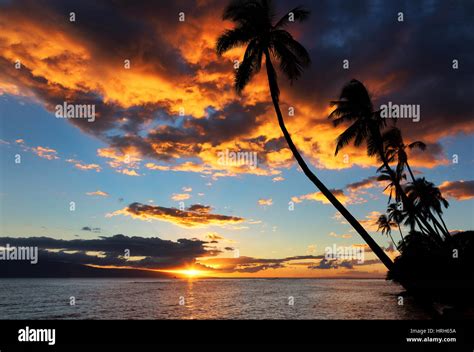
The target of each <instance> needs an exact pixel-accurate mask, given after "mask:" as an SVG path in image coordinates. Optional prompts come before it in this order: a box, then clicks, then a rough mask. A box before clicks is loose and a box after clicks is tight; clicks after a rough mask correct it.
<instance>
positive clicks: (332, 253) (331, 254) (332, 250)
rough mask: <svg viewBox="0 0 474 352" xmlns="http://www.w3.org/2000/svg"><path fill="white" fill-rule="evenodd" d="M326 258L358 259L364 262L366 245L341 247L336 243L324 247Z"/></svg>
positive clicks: (359, 262) (360, 262)
mask: <svg viewBox="0 0 474 352" xmlns="http://www.w3.org/2000/svg"><path fill="white" fill-rule="evenodd" d="M324 258H325V259H326V260H356V261H357V263H358V264H362V263H364V247H358V246H350V247H341V246H336V245H335V244H333V245H332V247H326V248H325V249H324Z"/></svg>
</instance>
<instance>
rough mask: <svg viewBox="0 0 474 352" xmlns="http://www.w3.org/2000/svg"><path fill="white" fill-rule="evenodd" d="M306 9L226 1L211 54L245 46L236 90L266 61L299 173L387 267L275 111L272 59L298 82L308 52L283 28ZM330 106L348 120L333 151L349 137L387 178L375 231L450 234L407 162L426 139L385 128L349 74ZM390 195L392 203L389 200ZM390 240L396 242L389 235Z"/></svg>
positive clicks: (428, 188) (435, 198) (435, 195)
mask: <svg viewBox="0 0 474 352" xmlns="http://www.w3.org/2000/svg"><path fill="white" fill-rule="evenodd" d="M309 15H310V12H309V11H308V10H307V9H305V8H304V7H301V6H298V7H295V8H293V9H292V10H290V11H289V12H287V13H286V14H285V15H284V16H282V17H281V18H277V17H276V14H275V9H274V6H273V2H272V1H271V0H233V1H231V2H230V3H229V5H228V6H227V7H226V8H225V10H224V13H223V16H222V18H223V20H228V21H231V22H233V23H234V25H235V26H234V28H232V29H228V30H226V31H225V32H224V33H222V35H221V36H220V37H219V38H218V40H217V43H216V52H217V54H218V55H219V56H221V55H223V54H224V53H225V52H227V51H229V50H231V49H233V48H236V47H241V46H245V47H246V49H245V54H244V56H243V59H242V61H241V62H240V64H239V66H238V69H237V70H236V72H235V81H234V85H235V89H236V91H237V93H239V94H240V93H242V91H243V90H244V88H245V87H246V86H247V85H248V83H249V82H250V81H251V79H252V78H253V77H254V76H255V75H256V74H257V73H259V72H260V70H261V68H262V62H263V60H265V68H266V74H267V79H268V85H269V93H270V98H271V100H272V103H273V106H274V109H275V113H276V116H277V120H278V124H279V126H280V129H281V131H282V133H283V136H284V138H285V140H286V142H287V144H288V147H289V149H290V150H291V151H292V153H293V156H294V158H295V159H296V161H297V162H298V165H299V166H300V167H301V170H302V171H303V173H304V174H305V175H306V177H307V178H308V179H309V180H310V181H311V182H312V183H313V184H314V185H315V186H316V187H317V188H318V189H319V190H320V191H321V193H322V194H323V195H324V196H325V197H326V198H327V199H328V201H329V202H330V203H331V204H332V205H333V206H334V207H335V208H336V209H337V210H338V211H339V213H340V214H341V215H342V216H343V217H344V218H345V219H346V220H347V222H348V223H349V224H350V225H351V226H352V227H353V228H354V230H355V231H356V232H357V233H358V234H359V235H360V236H361V237H362V238H363V239H364V240H365V241H366V243H367V244H368V245H369V247H370V249H371V250H372V251H373V252H374V254H375V255H376V256H377V257H378V258H379V259H380V260H381V262H382V263H383V264H384V265H385V266H386V267H387V268H388V269H389V270H390V269H392V268H393V261H392V260H391V259H390V258H389V257H388V256H387V254H386V253H385V251H384V250H383V249H382V248H381V247H380V246H379V245H378V244H377V243H376V241H375V240H374V239H373V238H372V237H371V236H370V235H369V233H368V232H367V231H366V229H365V228H364V227H363V226H362V225H361V224H360V222H359V221H358V220H357V219H356V218H355V217H354V216H353V215H352V214H351V213H350V212H349V211H348V210H347V209H346V208H345V207H344V205H343V204H342V203H341V202H340V201H339V200H338V199H337V198H336V197H335V196H334V194H333V193H332V192H331V191H330V189H329V188H328V187H327V186H326V185H325V184H324V183H323V182H322V181H321V180H320V179H319V178H318V177H317V176H316V175H315V174H314V172H313V171H312V170H311V169H310V168H309V166H308V165H307V163H306V161H305V160H304V159H303V157H302V155H301V154H300V153H299V151H298V149H297V147H296V145H295V144H294V142H293V140H292V138H291V134H290V132H289V131H288V129H287V128H286V125H285V121H284V119H283V115H282V113H281V109H280V102H279V97H280V89H279V86H278V77H277V70H276V69H275V66H274V63H276V64H278V68H279V70H280V72H281V73H283V75H284V76H286V77H287V78H288V80H289V81H290V82H291V83H292V82H293V81H295V80H297V79H298V78H299V77H300V76H301V74H302V72H303V69H304V68H306V67H307V66H309V65H310V63H311V60H310V57H309V54H308V52H307V51H306V49H305V48H304V47H303V46H302V45H301V44H300V43H299V42H298V41H296V40H295V39H294V38H293V36H292V35H291V34H290V32H289V31H288V30H287V28H288V26H289V25H291V24H292V23H294V22H302V21H304V20H306V19H307V18H308V17H309ZM331 104H332V105H333V106H335V110H334V111H333V112H332V113H331V115H330V118H331V119H332V120H333V122H334V125H335V126H339V125H341V124H348V123H349V124H350V126H349V127H348V128H347V129H346V130H345V131H344V132H343V133H342V134H341V135H340V136H339V137H338V138H337V145H336V154H337V153H338V152H339V151H340V150H341V149H342V148H344V147H345V146H347V145H348V144H349V143H350V142H352V141H353V143H354V145H355V146H357V147H359V146H362V144H364V143H365V144H366V145H367V153H368V155H369V156H374V157H376V158H377V160H378V161H379V162H381V164H382V166H381V167H380V168H379V170H378V172H379V173H380V176H379V179H380V181H388V182H389V184H388V186H387V188H388V189H389V190H390V197H389V205H388V207H387V215H385V216H384V217H380V219H379V229H380V230H383V233H384V234H387V235H389V236H391V229H392V228H393V227H394V226H396V227H397V228H398V230H399V232H400V236H401V240H402V242H403V241H406V238H407V236H404V235H403V233H402V229H401V225H406V226H409V227H410V229H411V230H412V233H415V230H416V229H418V230H419V231H420V233H421V234H422V235H425V236H426V237H428V238H431V237H435V236H436V239H435V240H434V241H435V243H437V244H438V245H441V244H442V243H444V242H445V241H446V240H447V239H448V238H449V231H448V230H447V228H446V225H445V223H444V221H443V219H442V217H441V215H442V207H443V206H444V207H447V206H448V203H447V202H446V200H444V198H443V197H442V196H441V192H440V191H439V189H437V188H436V187H435V186H434V185H433V184H432V183H429V182H427V181H426V180H425V179H416V178H415V176H414V173H413V171H412V169H411V168H410V166H409V164H408V154H407V150H410V149H414V148H419V149H424V148H425V145H424V144H423V143H422V142H413V143H410V144H408V145H406V144H405V143H404V141H403V139H402V135H401V132H400V130H399V129H398V128H396V126H392V127H391V128H388V127H387V123H386V120H385V119H383V118H381V115H380V111H379V110H374V108H373V104H372V101H371V99H370V95H369V93H368V91H367V89H366V88H365V87H364V85H363V84H362V83H361V82H359V81H357V80H352V81H350V82H349V83H348V84H347V85H346V86H344V88H343V89H342V93H341V95H340V98H339V100H337V101H334V102H332V103H331ZM395 162H396V163H397V165H396V168H395V169H393V168H392V167H391V164H393V163H395ZM405 170H408V172H409V174H410V176H411V178H412V182H410V183H403V181H404V180H406V175H405ZM427 196H429V197H430V198H427ZM392 198H393V199H394V200H395V203H391V200H392ZM437 217H438V218H439V220H438V219H437ZM440 221H441V223H440ZM392 242H393V243H394V244H395V245H396V243H395V241H394V240H393V238H392ZM398 247H400V246H398Z"/></svg>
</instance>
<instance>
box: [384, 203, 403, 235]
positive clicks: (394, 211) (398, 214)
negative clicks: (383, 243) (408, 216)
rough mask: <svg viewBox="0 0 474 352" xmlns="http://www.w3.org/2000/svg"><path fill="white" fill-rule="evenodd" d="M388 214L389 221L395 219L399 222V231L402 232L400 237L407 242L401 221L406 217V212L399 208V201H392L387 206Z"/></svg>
mask: <svg viewBox="0 0 474 352" xmlns="http://www.w3.org/2000/svg"><path fill="white" fill-rule="evenodd" d="M387 216H388V220H389V221H394V222H395V223H396V224H397V227H398V231H399V232H400V237H401V238H402V242H405V237H403V233H402V229H401V225H400V224H401V223H402V222H403V219H404V218H405V214H404V213H403V211H402V210H400V209H399V207H398V204H397V203H391V204H389V205H388V207H387Z"/></svg>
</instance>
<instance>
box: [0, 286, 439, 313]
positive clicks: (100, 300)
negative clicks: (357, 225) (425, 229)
mask: <svg viewBox="0 0 474 352" xmlns="http://www.w3.org/2000/svg"><path fill="white" fill-rule="evenodd" d="M402 291H403V290H402V288H401V287H400V286H398V285H396V284H393V283H391V282H387V281H385V280H376V279H374V280H355V279H347V280H346V279H337V280H328V279H325V280H320V279H192V280H168V279H157V280H153V279H151V280H150V279H0V319H429V318H430V316H429V315H428V314H427V313H426V312H424V311H423V310H422V309H421V308H420V307H418V306H417V305H415V304H414V302H413V301H411V299H410V298H409V297H404V298H403V305H400V304H399V296H400V293H401V292H402ZM71 297H74V299H75V305H70V300H71ZM292 303H293V304H292Z"/></svg>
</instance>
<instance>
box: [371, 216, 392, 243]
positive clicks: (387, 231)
mask: <svg viewBox="0 0 474 352" xmlns="http://www.w3.org/2000/svg"><path fill="white" fill-rule="evenodd" d="M375 224H376V225H378V228H377V231H380V232H381V233H382V235H387V236H389V237H390V239H391V240H392V243H393V245H394V246H395V248H398V246H397V244H396V243H395V241H394V240H393V237H392V226H396V224H395V223H394V222H393V221H390V220H389V218H388V217H387V216H386V215H383V214H382V215H380V216H379V218H378V219H377V221H376V222H375Z"/></svg>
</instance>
